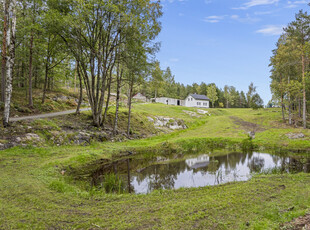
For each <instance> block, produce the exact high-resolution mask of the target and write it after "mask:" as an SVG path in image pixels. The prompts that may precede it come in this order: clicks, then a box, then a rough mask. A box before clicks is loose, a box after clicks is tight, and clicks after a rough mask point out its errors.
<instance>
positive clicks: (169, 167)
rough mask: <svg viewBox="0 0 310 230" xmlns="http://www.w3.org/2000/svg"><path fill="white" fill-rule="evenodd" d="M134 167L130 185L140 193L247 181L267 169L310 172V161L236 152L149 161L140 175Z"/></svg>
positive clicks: (136, 166) (140, 171)
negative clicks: (167, 160) (168, 160)
mask: <svg viewBox="0 0 310 230" xmlns="http://www.w3.org/2000/svg"><path fill="white" fill-rule="evenodd" d="M145 163H146V162H144V163H143V165H145ZM131 164H133V168H135V171H134V172H132V173H131V174H132V175H131V179H130V182H131V187H132V189H133V190H134V191H135V192H136V193H148V192H151V191H153V190H155V189H174V188H181V187H201V186H207V185H217V184H222V183H227V182H232V181H245V180H248V179H249V178H250V176H251V174H252V173H260V172H262V171H263V170H264V171H265V170H272V169H280V170H281V171H283V172H289V173H292V172H310V158H302V157H299V158H289V157H283V156H277V155H271V154H267V153H256V152H251V153H238V152H234V153H230V154H226V155H221V156H209V155H207V154H203V155H199V156H196V157H189V158H188V159H185V160H181V161H177V162H175V161H172V162H170V163H169V162H164V163H157V164H154V162H149V164H150V166H148V167H144V168H143V170H138V172H137V171H136V169H137V168H138V167H139V166H138V165H139V164H138V163H137V162H135V160H132V161H131Z"/></svg>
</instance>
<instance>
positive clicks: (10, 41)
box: [3, 0, 16, 127]
mask: <svg viewBox="0 0 310 230" xmlns="http://www.w3.org/2000/svg"><path fill="white" fill-rule="evenodd" d="M7 1H9V3H8V4H9V10H8V11H6V12H5V14H6V16H7V20H8V25H9V26H8V28H9V29H8V31H7V36H6V44H7V46H8V48H9V49H8V51H9V52H8V55H7V58H6V88H5V101H4V113H3V126H4V127H7V126H8V125H9V118H10V105H11V96H12V78H13V77H12V76H13V68H14V61H15V36H16V0H5V1H4V4H6V3H7ZM10 11H11V12H10ZM9 12H10V13H11V18H10V17H9Z"/></svg>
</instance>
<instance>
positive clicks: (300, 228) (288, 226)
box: [280, 214, 310, 230]
mask: <svg viewBox="0 0 310 230" xmlns="http://www.w3.org/2000/svg"><path fill="white" fill-rule="evenodd" d="M280 229H282V230H310V214H306V215H305V216H301V217H298V218H296V219H294V220H292V221H291V222H288V223H285V224H283V225H282V226H281V227H280Z"/></svg>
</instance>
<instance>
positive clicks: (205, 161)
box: [185, 154, 209, 169]
mask: <svg viewBox="0 0 310 230" xmlns="http://www.w3.org/2000/svg"><path fill="white" fill-rule="evenodd" d="M185 163H186V164H187V166H188V167H190V168H192V169H198V168H204V167H206V166H207V165H209V156H208V155H206V154H204V155H201V156H198V157H197V158H191V159H187V160H185Z"/></svg>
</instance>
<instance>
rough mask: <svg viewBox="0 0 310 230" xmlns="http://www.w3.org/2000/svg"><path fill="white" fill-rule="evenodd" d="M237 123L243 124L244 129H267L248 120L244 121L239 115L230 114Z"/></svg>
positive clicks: (249, 130) (260, 130)
mask: <svg viewBox="0 0 310 230" xmlns="http://www.w3.org/2000/svg"><path fill="white" fill-rule="evenodd" d="M229 118H230V119H231V120H232V121H233V122H234V123H235V124H236V125H239V126H241V128H242V129H244V130H245V131H247V132H255V133H256V132H262V131H265V129H264V128H263V127H261V126H260V125H258V124H255V123H252V122H248V121H244V120H242V119H241V118H239V117H235V116H230V117H229Z"/></svg>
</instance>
